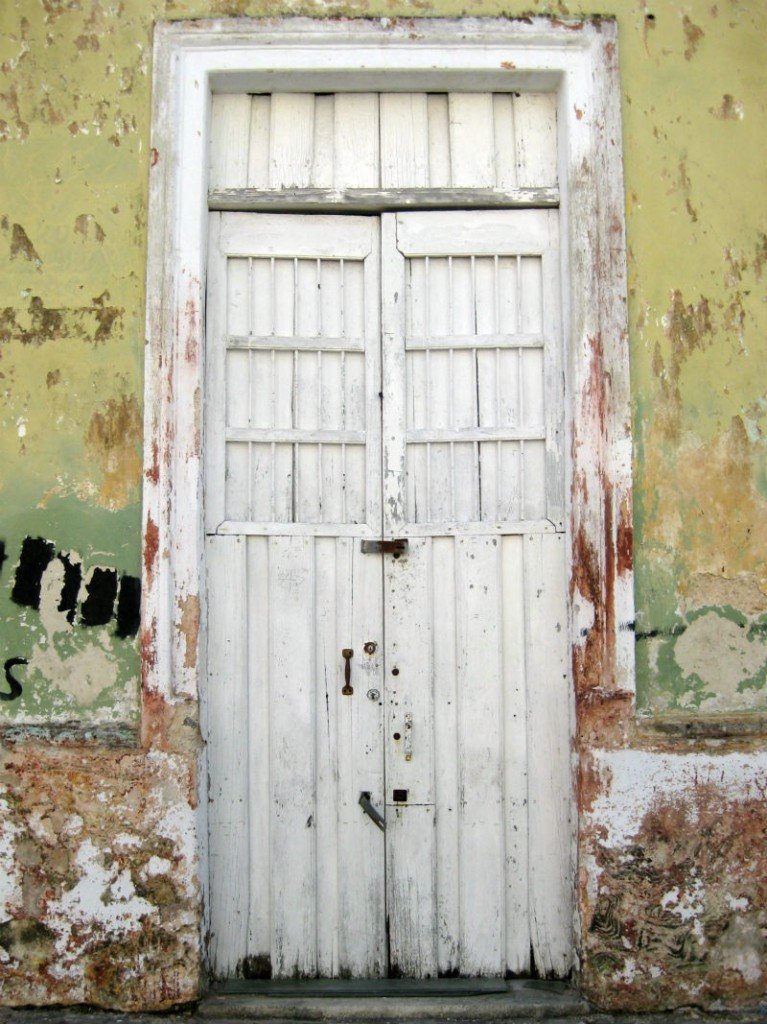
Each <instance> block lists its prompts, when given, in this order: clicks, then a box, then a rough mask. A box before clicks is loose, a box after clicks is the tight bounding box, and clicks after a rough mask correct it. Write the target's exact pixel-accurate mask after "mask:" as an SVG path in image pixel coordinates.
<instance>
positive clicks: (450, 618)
mask: <svg viewBox="0 0 767 1024" xmlns="http://www.w3.org/2000/svg"><path fill="white" fill-rule="evenodd" d="M455 543H456V542H455V540H454V538H452V537H435V538H434V539H433V541H432V578H431V590H432V594H433V605H432V608H431V615H430V619H431V621H430V626H431V629H432V631H433V641H432V649H433V652H434V654H433V657H434V768H435V770H434V779H435V782H434V802H435V811H436V830H437V835H436V847H437V877H436V890H437V962H438V969H439V971H440V972H441V973H442V974H451V973H453V972H455V971H458V970H459V969H460V910H459V900H458V876H459V863H460V861H459V848H458V819H459V814H460V810H459V808H460V802H461V801H460V792H459V780H458V693H457V678H456V665H457V651H456V603H455Z"/></svg>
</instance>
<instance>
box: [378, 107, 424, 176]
mask: <svg viewBox="0 0 767 1024" xmlns="http://www.w3.org/2000/svg"><path fill="white" fill-rule="evenodd" d="M380 117H381V188H426V187H427V186H428V184H429V137H428V110H427V104H426V94H425V93H417V92H413V93H410V92H393V93H381V96H380Z"/></svg>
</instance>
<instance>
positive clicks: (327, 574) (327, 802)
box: [314, 537, 349, 977]
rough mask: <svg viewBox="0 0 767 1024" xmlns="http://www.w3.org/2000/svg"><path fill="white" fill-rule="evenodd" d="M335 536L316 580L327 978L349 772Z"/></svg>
mask: <svg viewBox="0 0 767 1024" xmlns="http://www.w3.org/2000/svg"><path fill="white" fill-rule="evenodd" d="M342 544H343V542H341V541H336V539H335V538H333V537H318V538H317V539H316V540H315V542H314V550H315V584H316V591H317V594H318V595H319V596H320V599H319V600H318V601H317V614H316V618H315V640H314V642H315V655H314V657H315V662H316V665H317V671H316V679H317V689H316V700H315V706H314V714H315V734H316V738H315V744H316V750H317V816H316V821H315V824H314V827H315V830H316V843H317V907H318V914H317V970H318V972H319V974H320V976H321V977H334V976H336V975H337V974H338V972H339V969H340V967H341V959H340V956H341V950H340V941H339V935H340V930H341V928H342V927H343V922H342V921H341V920H340V914H339V900H340V889H341V887H342V885H343V875H342V868H343V865H342V864H341V862H340V860H339V857H341V856H343V849H342V848H341V849H340V848H339V839H341V840H342V841H343V839H344V837H343V836H340V835H339V833H340V832H341V813H340V808H339V784H342V780H343V778H344V774H343V773H344V772H345V771H346V770H347V767H348V766H347V764H346V759H345V757H344V748H343V744H342V737H343V730H341V731H339V727H338V721H339V719H338V713H339V707H338V703H339V701H340V700H341V699H342V698H340V697H339V695H338V691H339V687H338V685H337V680H338V652H339V650H340V648H341V647H342V646H343V645H344V644H345V643H346V640H345V639H344V640H343V643H342V642H341V637H339V627H340V626H341V625H342V623H341V621H340V619H339V612H340V610H341V609H339V607H338V595H339V593H341V594H342V593H343V592H344V590H345V589H346V588H347V587H348V583H349V579H348V571H347V566H346V564H345V562H344V559H343V552H342V549H341V545H342Z"/></svg>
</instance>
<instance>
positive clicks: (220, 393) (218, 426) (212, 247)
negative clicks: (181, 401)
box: [205, 213, 228, 533]
mask: <svg viewBox="0 0 767 1024" xmlns="http://www.w3.org/2000/svg"><path fill="white" fill-rule="evenodd" d="M221 221H222V215H221V214H220V213H211V214H210V234H209V240H208V254H209V257H208V284H207V326H206V358H205V391H206V399H207V401H208V402H209V403H212V407H213V408H215V409H217V410H219V414H218V415H217V416H209V417H208V418H207V419H206V423H205V428H206V429H205V530H206V532H208V533H210V532H212V531H214V530H215V529H216V527H217V526H218V524H219V523H221V522H223V520H224V518H225V516H226V429H225V428H226V416H225V410H226V375H225V366H226V340H227V298H228V287H227V259H226V253H225V252H224V249H223V246H222V243H221Z"/></svg>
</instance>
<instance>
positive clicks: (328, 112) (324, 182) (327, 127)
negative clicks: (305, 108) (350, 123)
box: [311, 96, 335, 188]
mask: <svg viewBox="0 0 767 1024" xmlns="http://www.w3.org/2000/svg"><path fill="white" fill-rule="evenodd" d="M334 120H335V96H315V98H314V159H313V162H312V175H311V182H312V185H313V186H314V188H332V187H333V180H334V179H333V134H334V129H333V124H334Z"/></svg>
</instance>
